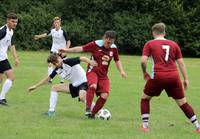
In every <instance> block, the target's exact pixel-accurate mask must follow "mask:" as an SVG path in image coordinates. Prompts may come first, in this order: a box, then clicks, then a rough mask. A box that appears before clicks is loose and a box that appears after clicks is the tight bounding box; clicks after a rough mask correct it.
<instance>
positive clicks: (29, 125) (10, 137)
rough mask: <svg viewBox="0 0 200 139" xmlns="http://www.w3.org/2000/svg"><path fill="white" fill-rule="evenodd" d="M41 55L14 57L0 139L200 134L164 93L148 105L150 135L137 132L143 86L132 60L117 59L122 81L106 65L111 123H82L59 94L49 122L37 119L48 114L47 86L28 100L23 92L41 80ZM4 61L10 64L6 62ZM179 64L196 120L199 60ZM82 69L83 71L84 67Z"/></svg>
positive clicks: (80, 113) (136, 60)
mask: <svg viewBox="0 0 200 139" xmlns="http://www.w3.org/2000/svg"><path fill="white" fill-rule="evenodd" d="M47 55H48V52H19V56H20V60H21V65H20V67H18V68H15V67H14V72H15V76H16V80H15V82H14V84H13V87H12V89H11V90H10V92H9V93H8V95H7V99H8V102H9V104H10V106H9V107H2V106H0V139H105V138H106V139H147V138H148V139H166V138H169V139H195V138H199V136H200V135H198V134H197V133H195V132H194V128H193V126H192V125H191V124H190V123H189V121H188V119H187V118H186V117H185V116H184V114H183V113H182V112H181V110H180V109H179V108H178V107H177V105H176V104H175V102H174V101H173V100H172V99H170V98H168V97H167V96H166V94H165V93H162V95H161V96H160V97H159V98H154V99H153V100H152V102H151V117H150V127H151V131H150V132H149V133H143V132H140V130H139V129H140V125H141V118H140V96H141V94H142V90H143V86H144V84H145V82H144V80H143V77H142V74H141V70H140V57H138V56H121V61H122V63H123V65H124V68H125V70H126V72H127V74H128V78H127V79H126V80H125V79H122V78H121V77H120V75H119V73H118V71H117V70H116V68H115V67H114V62H112V65H111V67H110V71H109V76H110V80H111V92H110V97H109V99H108V101H107V103H106V105H105V107H106V108H108V109H109V110H110V111H111V114H112V119H111V120H109V121H102V120H98V119H96V120H88V119H87V118H86V117H85V116H84V109H85V107H84V105H83V104H81V103H79V102H78V101H77V99H72V98H71V97H70V96H69V95H65V94H60V95H59V100H58V104H57V110H56V116H55V117H53V118H46V117H44V116H42V113H43V112H46V111H47V110H48V103H49V91H50V87H51V86H50V85H46V86H43V87H41V88H38V89H37V90H36V91H35V92H34V93H33V94H32V95H28V94H27V92H26V91H27V88H28V87H29V86H31V85H33V84H34V83H36V82H38V81H39V80H40V79H42V78H43V77H45V75H46V72H47V64H46V63H45V62H46V57H47ZM82 55H85V54H82ZM70 56H77V54H70ZM10 61H13V60H12V58H11V59H10ZM185 63H186V65H187V70H188V74H189V79H190V86H189V90H188V91H187V92H186V96H187V100H188V102H189V103H190V104H191V105H192V106H193V108H194V110H195V111H196V114H197V116H199V118H200V105H199V98H200V93H199V90H200V87H199V79H200V74H199V71H200V66H199V65H200V60H199V59H191V58H187V59H185ZM12 64H13V62H12ZM83 66H84V67H86V64H83ZM149 69H150V67H149ZM56 82H59V79H58V78H57V79H56V81H54V83H56ZM0 86H2V84H1V85H0Z"/></svg>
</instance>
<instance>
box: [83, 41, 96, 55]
mask: <svg viewBox="0 0 200 139" xmlns="http://www.w3.org/2000/svg"><path fill="white" fill-rule="evenodd" d="M95 46H96V43H95V41H93V42H90V43H88V44H86V45H84V46H83V51H84V52H91V53H92V52H94V50H95Z"/></svg>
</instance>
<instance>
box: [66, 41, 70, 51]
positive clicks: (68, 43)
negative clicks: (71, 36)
mask: <svg viewBox="0 0 200 139" xmlns="http://www.w3.org/2000/svg"><path fill="white" fill-rule="evenodd" d="M70 46H71V41H70V40H68V41H67V43H66V48H67V49H68V48H70Z"/></svg>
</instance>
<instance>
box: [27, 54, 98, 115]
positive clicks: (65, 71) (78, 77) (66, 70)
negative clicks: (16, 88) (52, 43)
mask: <svg viewBox="0 0 200 139" xmlns="http://www.w3.org/2000/svg"><path fill="white" fill-rule="evenodd" d="M81 61H82V62H86V63H88V64H91V65H93V66H97V63H96V62H95V61H91V60H89V59H88V58H86V57H77V58H65V59H62V58H61V57H60V56H59V55H58V54H55V53H53V54H51V55H50V56H49V57H48V59H47V62H48V63H52V64H53V65H54V66H55V69H54V70H53V72H52V73H51V74H50V75H48V76H47V77H45V78H44V79H42V80H41V81H40V82H38V83H37V84H35V85H33V86H31V87H29V89H28V91H29V92H31V91H33V90H35V89H36V88H38V87H39V86H42V85H45V84H47V83H48V82H49V81H50V80H51V79H53V78H54V77H55V76H56V75H57V74H59V75H60V76H61V77H62V78H63V79H66V80H68V81H69V82H70V84H67V83H64V84H56V85H53V86H52V89H51V94H50V104H49V111H48V112H47V113H45V114H46V115H47V116H49V117H51V116H53V115H55V109H56V103H57V99H58V92H64V93H70V94H71V96H72V98H75V97H79V99H80V101H82V102H84V103H85V100H86V99H85V96H86V90H87V78H86V73H85V71H84V69H83V68H82V67H81V66H80V62H81Z"/></svg>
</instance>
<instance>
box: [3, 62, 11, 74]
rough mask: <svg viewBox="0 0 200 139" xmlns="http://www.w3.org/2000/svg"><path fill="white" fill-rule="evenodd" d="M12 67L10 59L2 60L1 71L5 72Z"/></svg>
mask: <svg viewBox="0 0 200 139" xmlns="http://www.w3.org/2000/svg"><path fill="white" fill-rule="evenodd" d="M10 69H12V67H11V65H10V63H9V61H8V59H6V60H3V61H0V73H4V72H5V71H7V70H10Z"/></svg>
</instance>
